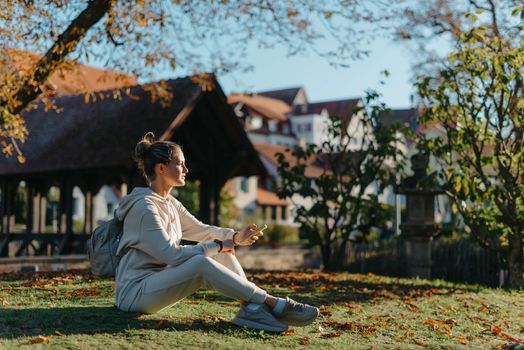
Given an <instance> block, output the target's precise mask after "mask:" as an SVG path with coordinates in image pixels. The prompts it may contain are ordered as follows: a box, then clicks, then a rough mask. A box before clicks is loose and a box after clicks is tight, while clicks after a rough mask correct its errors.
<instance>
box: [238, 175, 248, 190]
mask: <svg viewBox="0 0 524 350" xmlns="http://www.w3.org/2000/svg"><path fill="white" fill-rule="evenodd" d="M240 190H241V191H242V192H244V193H247V192H248V191H249V184H248V181H247V177H242V178H241V179H240Z"/></svg>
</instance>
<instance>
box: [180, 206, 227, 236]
mask: <svg viewBox="0 0 524 350" xmlns="http://www.w3.org/2000/svg"><path fill="white" fill-rule="evenodd" d="M175 208H176V210H177V212H178V216H179V218H180V225H181V226H182V238H183V239H187V240H189V241H197V242H205V241H212V240H213V239H219V240H226V239H233V235H234V234H235V230H233V229H230V228H223V227H217V226H212V225H206V224H204V223H203V222H201V221H200V220H198V219H197V218H195V217H194V216H193V215H192V214H191V213H190V212H189V211H188V210H187V209H186V208H185V207H184V206H183V205H182V203H180V202H179V201H177V200H176V199H175Z"/></svg>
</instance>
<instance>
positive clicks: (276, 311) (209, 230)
mask: <svg viewBox="0 0 524 350" xmlns="http://www.w3.org/2000/svg"><path fill="white" fill-rule="evenodd" d="M135 159H136V160H137V162H138V166H139V168H140V169H141V171H142V172H143V174H144V176H145V178H146V179H147V181H148V183H149V187H142V188H134V189H133V191H132V192H131V193H130V194H129V195H127V196H125V197H124V198H123V199H122V201H121V203H120V205H119V208H118V209H117V216H118V218H119V219H120V220H121V221H123V222H124V234H123V236H122V239H121V241H120V244H119V247H118V254H120V253H123V252H125V255H124V256H123V257H122V259H121V261H120V264H119V265H118V269H117V271H116V305H117V306H118V308H120V309H121V310H124V311H129V312H145V313H154V312H157V311H159V310H161V309H164V308H166V307H169V306H172V305H173V304H175V303H177V302H178V301H180V300H181V299H183V298H185V297H187V296H188V295H191V294H192V293H194V292H195V291H196V290H197V289H199V288H201V287H204V286H205V287H209V288H211V289H213V290H216V291H217V292H219V293H221V294H223V295H225V296H227V297H230V298H233V299H238V300H240V302H241V306H240V310H239V312H238V313H237V315H236V316H235V318H234V319H233V323H234V324H236V325H239V326H247V327H250V328H255V329H263V330H266V331H273V332H281V331H285V330H286V329H287V328H288V325H295V326H305V325H308V324H310V323H312V322H313V321H314V320H315V319H316V318H317V316H318V314H319V310H318V308H316V307H313V306H310V305H307V304H302V303H298V302H296V301H294V300H292V299H290V298H286V299H284V298H278V297H275V296H272V295H270V294H268V293H267V292H266V291H265V290H263V289H261V288H259V287H258V286H256V285H255V284H254V283H252V282H249V281H248V280H247V278H246V275H245V274H244V271H243V269H242V267H241V266H240V263H239V262H238V260H237V259H236V257H235V255H234V252H235V246H237V245H238V244H239V243H240V242H242V241H244V240H246V239H247V238H248V237H249V236H250V235H251V234H253V233H254V232H255V231H256V230H255V229H256V225H250V226H248V227H247V228H245V229H244V230H242V231H240V232H235V231H234V230H232V229H229V228H220V227H216V226H210V225H206V224H203V223H202V222H200V221H199V220H197V219H196V218H195V217H194V216H193V215H191V214H190V213H189V212H188V211H187V210H186V209H185V208H184V206H183V205H182V204H181V203H180V202H179V201H178V200H176V199H175V198H174V197H173V196H171V195H170V193H171V190H172V189H173V187H178V186H184V184H185V177H186V174H187V173H188V169H187V167H186V165H185V158H184V154H183V153H182V149H181V148H180V146H178V145H177V144H176V143H174V142H170V141H155V140H154V135H153V133H147V134H146V135H145V136H144V138H143V139H142V140H141V141H140V142H139V143H138V144H137V146H136V148H135ZM262 234H263V233H259V234H257V235H255V236H254V237H252V238H251V239H249V240H248V241H247V243H248V244H253V243H255V242H256V241H257V239H258V237H259V236H261V235H262ZM181 239H186V240H191V241H198V242H199V243H198V244H197V245H194V246H185V245H180V240H181Z"/></svg>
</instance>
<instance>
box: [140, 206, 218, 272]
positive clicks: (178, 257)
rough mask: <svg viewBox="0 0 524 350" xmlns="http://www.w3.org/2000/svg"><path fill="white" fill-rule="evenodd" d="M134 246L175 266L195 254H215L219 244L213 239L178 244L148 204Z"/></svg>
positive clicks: (152, 207) (156, 212) (154, 209)
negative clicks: (184, 244) (182, 244)
mask: <svg viewBox="0 0 524 350" xmlns="http://www.w3.org/2000/svg"><path fill="white" fill-rule="evenodd" d="M134 247H136V248H137V249H140V250H142V251H144V252H145V253H147V254H149V255H151V256H153V257H155V258H156V259H158V260H160V261H162V262H164V263H166V264H168V265H173V266H175V265H179V264H181V263H183V262H184V261H186V260H187V259H189V258H191V257H193V256H195V255H199V254H205V255H208V256H210V255H215V254H217V253H218V250H219V247H220V246H219V245H218V244H217V243H215V242H213V241H210V242H205V243H201V244H198V245H195V246H180V245H178V244H177V243H176V241H175V240H174V239H172V238H171V237H170V236H169V234H168V233H167V232H166V231H165V230H164V228H163V227H162V224H161V222H160V217H159V214H158V211H157V209H156V208H155V207H154V206H153V205H148V206H147V209H146V211H145V212H144V214H143V215H142V218H141V220H140V235H139V239H138V242H137V244H135V245H134Z"/></svg>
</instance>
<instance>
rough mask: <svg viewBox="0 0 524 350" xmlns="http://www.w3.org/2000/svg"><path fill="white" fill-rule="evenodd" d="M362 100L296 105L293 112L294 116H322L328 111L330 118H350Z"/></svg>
mask: <svg viewBox="0 0 524 350" xmlns="http://www.w3.org/2000/svg"><path fill="white" fill-rule="evenodd" d="M360 101H362V100H361V99H360V98H354V99H345V100H335V101H324V102H315V103H308V104H302V105H296V106H294V107H293V111H291V115H293V116H303V115H311V114H320V113H322V111H323V110H326V111H327V112H328V114H329V115H330V116H335V117H350V116H351V115H352V114H353V113H354V112H355V111H356V107H357V105H358V103H359V102H360Z"/></svg>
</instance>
